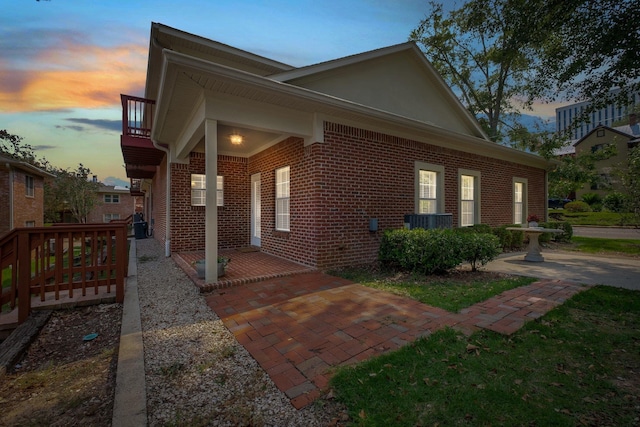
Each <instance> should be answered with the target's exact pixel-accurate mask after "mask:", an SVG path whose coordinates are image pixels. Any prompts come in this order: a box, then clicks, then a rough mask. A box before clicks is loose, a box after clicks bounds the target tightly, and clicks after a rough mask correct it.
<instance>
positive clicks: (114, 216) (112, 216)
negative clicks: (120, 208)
mask: <svg viewBox="0 0 640 427" xmlns="http://www.w3.org/2000/svg"><path fill="white" fill-rule="evenodd" d="M114 219H120V214H117V213H106V214H104V215H102V222H111V221H113V220H114Z"/></svg>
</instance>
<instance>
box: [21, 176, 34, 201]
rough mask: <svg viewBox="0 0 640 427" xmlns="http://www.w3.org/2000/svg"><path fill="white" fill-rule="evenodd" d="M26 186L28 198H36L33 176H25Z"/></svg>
mask: <svg viewBox="0 0 640 427" xmlns="http://www.w3.org/2000/svg"><path fill="white" fill-rule="evenodd" d="M24 186H25V189H26V192H25V194H26V195H27V197H34V196H35V188H36V187H35V184H34V182H33V177H32V176H31V175H26V176H25V180H24Z"/></svg>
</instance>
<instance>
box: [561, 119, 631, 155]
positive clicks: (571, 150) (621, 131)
mask: <svg viewBox="0 0 640 427" xmlns="http://www.w3.org/2000/svg"><path fill="white" fill-rule="evenodd" d="M602 129H604V130H607V131H610V132H614V133H616V134H618V135H620V136H622V137H623V138H628V139H629V144H630V145H634V144H637V143H638V141H640V129H638V125H637V124H636V125H632V126H630V125H623V126H616V127H610V126H606V125H602V124H600V125H598V126H596V127H595V128H593V129H591V130H590V131H589V132H588V133H587V134H586V135H585V136H583V137H582V138H580V139H572V140H571V141H569V143H568V144H566V145H563V146H562V147H560V148H559V149H557V150H556V151H554V154H555V155H556V156H565V155H568V154H575V152H576V146H577V145H578V144H580V143H582V142H583V141H584V140H586V139H587V138H589V137H590V136H591V135H593V133H594V132H596V131H598V130H602Z"/></svg>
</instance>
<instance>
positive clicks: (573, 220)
mask: <svg viewBox="0 0 640 427" xmlns="http://www.w3.org/2000/svg"><path fill="white" fill-rule="evenodd" d="M548 212H549V220H551V221H567V222H568V223H569V224H571V225H597V226H611V227H620V226H631V225H634V219H633V217H632V216H631V214H619V213H614V212H568V211H565V210H564V209H549V211H548Z"/></svg>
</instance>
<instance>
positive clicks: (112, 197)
mask: <svg viewBox="0 0 640 427" xmlns="http://www.w3.org/2000/svg"><path fill="white" fill-rule="evenodd" d="M104 202H105V203H109V204H115V203H120V195H119V194H105V195H104Z"/></svg>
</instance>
